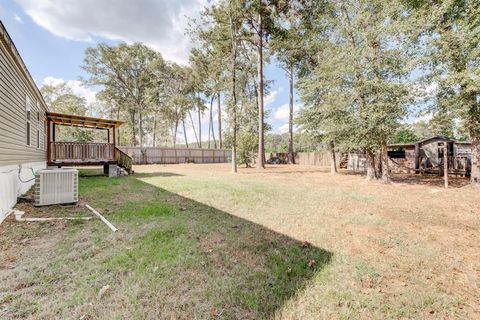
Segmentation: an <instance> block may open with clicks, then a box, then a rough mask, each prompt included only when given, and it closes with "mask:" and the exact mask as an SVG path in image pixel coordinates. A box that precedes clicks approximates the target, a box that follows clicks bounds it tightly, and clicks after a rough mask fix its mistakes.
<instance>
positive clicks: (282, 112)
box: [273, 103, 302, 121]
mask: <svg viewBox="0 0 480 320" xmlns="http://www.w3.org/2000/svg"><path fill="white" fill-rule="evenodd" d="M301 107H302V105H301V104H297V103H295V104H294V105H293V112H297V111H298V110H300V108H301ZM289 114H290V106H289V105H288V104H283V105H281V106H280V107H278V108H277V110H275V113H274V114H273V118H274V119H275V120H280V121H288V117H289Z"/></svg>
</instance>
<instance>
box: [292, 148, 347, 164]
mask: <svg viewBox="0 0 480 320" xmlns="http://www.w3.org/2000/svg"><path fill="white" fill-rule="evenodd" d="M336 158H337V165H338V163H340V154H338V153H337V155H336ZM330 161H331V160H330V152H328V151H315V152H297V153H296V155H295V163H296V164H302V165H310V166H329V165H330Z"/></svg>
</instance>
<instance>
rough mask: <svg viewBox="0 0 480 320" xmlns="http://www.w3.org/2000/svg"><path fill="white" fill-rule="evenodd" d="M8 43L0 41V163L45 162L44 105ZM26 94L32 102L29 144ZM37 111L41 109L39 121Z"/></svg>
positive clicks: (0, 164) (1, 164)
mask: <svg viewBox="0 0 480 320" xmlns="http://www.w3.org/2000/svg"><path fill="white" fill-rule="evenodd" d="M0 40H1V39H0ZM7 45H8V44H6V43H5V42H2V41H0V166H3V165H10V164H19V163H28V162H36V161H46V151H45V150H46V134H45V132H44V131H45V114H46V110H47V108H46V106H45V105H44V102H43V100H42V99H40V98H39V97H38V96H37V92H36V91H35V90H36V88H33V87H32V84H31V83H30V79H28V78H27V77H26V76H25V73H24V72H22V70H21V69H20V67H19V63H18V61H17V60H15V59H16V58H15V57H14V56H13V55H12V52H11V51H10V50H9V48H8V47H7ZM27 95H28V97H29V100H30V101H31V116H30V117H31V120H30V124H31V125H30V127H31V134H30V146H28V145H27V133H26V128H27V119H26V101H27V98H26V97H27ZM37 112H40V120H38V119H37ZM37 130H38V131H39V138H40V139H39V141H40V147H39V148H37Z"/></svg>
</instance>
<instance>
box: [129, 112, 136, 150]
mask: <svg viewBox="0 0 480 320" xmlns="http://www.w3.org/2000/svg"><path fill="white" fill-rule="evenodd" d="M130 118H131V120H132V140H131V144H132V146H134V147H136V146H137V130H136V125H137V124H136V120H135V110H133V112H130Z"/></svg>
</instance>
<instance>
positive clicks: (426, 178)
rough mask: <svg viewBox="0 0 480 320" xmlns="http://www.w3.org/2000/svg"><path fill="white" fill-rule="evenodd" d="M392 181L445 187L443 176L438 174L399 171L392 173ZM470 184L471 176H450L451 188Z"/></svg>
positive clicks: (449, 183)
mask: <svg viewBox="0 0 480 320" xmlns="http://www.w3.org/2000/svg"><path fill="white" fill-rule="evenodd" d="M392 181H393V182H397V183H405V184H411V185H424V186H430V187H437V188H443V187H444V183H445V182H444V180H443V177H441V176H438V175H420V174H414V173H412V174H407V173H398V174H392ZM469 184H470V179H469V178H462V177H460V176H459V177H452V176H449V177H448V186H449V187H450V188H462V187H465V186H467V185H469Z"/></svg>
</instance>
